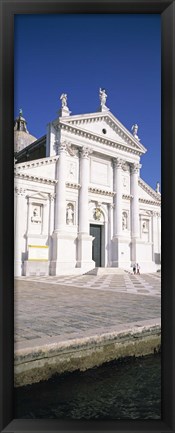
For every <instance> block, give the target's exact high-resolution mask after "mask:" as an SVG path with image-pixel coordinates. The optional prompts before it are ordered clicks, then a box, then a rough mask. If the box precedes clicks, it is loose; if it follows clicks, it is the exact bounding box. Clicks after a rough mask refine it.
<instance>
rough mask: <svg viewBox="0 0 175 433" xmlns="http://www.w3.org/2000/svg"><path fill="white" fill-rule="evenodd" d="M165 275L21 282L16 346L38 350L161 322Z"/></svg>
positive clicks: (17, 297) (17, 288)
mask: <svg viewBox="0 0 175 433" xmlns="http://www.w3.org/2000/svg"><path fill="white" fill-rule="evenodd" d="M160 281H161V280H160V274H159V273H155V274H142V275H131V274H130V273H125V274H124V275H103V276H94V275H82V276H72V277H71V276H69V277H63V276H60V277H47V278H46V277H43V278H41V277H30V278H26V277H24V278H22V277H21V278H19V279H17V280H16V282H15V343H17V346H18V349H19V348H23V347H28V346H29V347H34V346H37V345H38V343H39V344H40V343H41V341H44V340H45V339H46V338H47V341H48V338H49V337H52V340H53V339H54V337H56V339H57V341H58V340H59V341H67V340H70V339H74V338H79V337H80V338H81V337H86V336H91V335H94V334H98V335H100V334H103V333H104V332H105V333H107V332H111V331H116V330H117V328H118V327H121V325H124V324H130V323H133V322H140V321H149V320H151V319H156V318H160V315H161V301H160Z"/></svg>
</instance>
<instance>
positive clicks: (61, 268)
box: [50, 232, 77, 275]
mask: <svg viewBox="0 0 175 433" xmlns="http://www.w3.org/2000/svg"><path fill="white" fill-rule="evenodd" d="M76 238H77V236H76V233H68V232H54V233H53V235H52V239H53V250H52V251H53V254H52V260H51V262H50V275H63V274H64V275H66V274H68V275H70V274H72V273H73V271H74V270H75V267H76V244H77V239H76Z"/></svg>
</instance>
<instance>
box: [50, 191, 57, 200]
mask: <svg viewBox="0 0 175 433" xmlns="http://www.w3.org/2000/svg"><path fill="white" fill-rule="evenodd" d="M49 197H50V201H54V200H55V198H56V193H55V192H53V193H50V194H49Z"/></svg>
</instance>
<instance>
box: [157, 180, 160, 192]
mask: <svg viewBox="0 0 175 433" xmlns="http://www.w3.org/2000/svg"><path fill="white" fill-rule="evenodd" d="M156 192H157V194H160V183H159V182H157V183H156Z"/></svg>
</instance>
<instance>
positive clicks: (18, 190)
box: [15, 186, 26, 196]
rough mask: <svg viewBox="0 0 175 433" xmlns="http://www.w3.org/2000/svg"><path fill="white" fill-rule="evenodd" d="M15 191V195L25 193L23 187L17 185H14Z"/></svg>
mask: <svg viewBox="0 0 175 433" xmlns="http://www.w3.org/2000/svg"><path fill="white" fill-rule="evenodd" d="M15 193H16V194H17V195H22V196H24V195H25V193H26V190H25V189H24V188H21V187H19V186H15Z"/></svg>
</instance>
